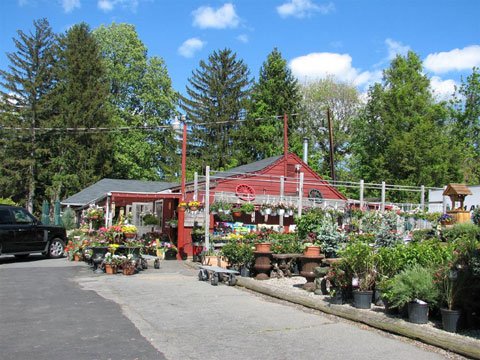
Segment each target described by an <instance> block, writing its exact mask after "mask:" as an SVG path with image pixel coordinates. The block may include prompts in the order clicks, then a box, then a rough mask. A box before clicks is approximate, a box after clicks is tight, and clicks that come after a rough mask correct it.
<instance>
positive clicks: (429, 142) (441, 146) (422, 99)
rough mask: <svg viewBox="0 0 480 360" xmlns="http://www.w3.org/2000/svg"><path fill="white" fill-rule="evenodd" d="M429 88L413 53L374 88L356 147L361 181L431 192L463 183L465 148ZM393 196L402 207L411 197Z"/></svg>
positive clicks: (395, 63) (358, 125)
mask: <svg viewBox="0 0 480 360" xmlns="http://www.w3.org/2000/svg"><path fill="white" fill-rule="evenodd" d="M429 86H430V81H429V79H428V78H427V77H426V76H425V75H424V74H423V69H422V63H421V60H420V59H419V57H418V56H417V55H416V54H414V53H413V52H409V53H408V55H407V56H405V57H402V56H400V55H399V56H397V57H396V58H395V59H394V60H393V61H392V63H391V65H390V68H388V69H386V70H385V71H384V75H383V81H382V84H375V85H374V86H373V87H371V88H370V90H369V100H368V102H367V105H366V107H365V109H363V110H362V112H361V114H360V116H359V117H358V119H357V120H356V122H355V136H354V138H353V142H352V146H353V149H354V152H355V161H356V162H357V166H356V167H355V168H356V169H357V170H358V173H357V176H358V178H361V179H365V181H367V182H375V183H378V182H380V181H385V182H386V183H388V184H398V185H426V186H442V185H443V184H446V183H448V182H451V181H453V180H460V171H459V164H458V161H457V159H458V156H459V148H458V145H457V144H456V143H455V141H454V139H453V138H452V137H451V136H449V133H448V127H447V126H446V125H445V121H444V120H445V118H446V116H447V109H446V107H445V105H444V104H442V103H436V102H435V100H434V98H433V97H432V95H431V92H430V88H429ZM447 149H448V150H447ZM367 196H368V195H367ZM390 196H391V199H392V200H394V201H395V200H397V201H398V200H403V199H406V198H407V196H408V193H405V192H397V193H392V194H391V195H390ZM412 200H416V201H418V199H415V198H414V199H412Z"/></svg>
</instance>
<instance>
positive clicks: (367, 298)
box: [353, 290, 373, 309]
mask: <svg viewBox="0 0 480 360" xmlns="http://www.w3.org/2000/svg"><path fill="white" fill-rule="evenodd" d="M372 294H373V291H372V290H367V291H360V290H355V291H354V292H353V306H355V307H356V308H357V309H370V308H371V307H372Z"/></svg>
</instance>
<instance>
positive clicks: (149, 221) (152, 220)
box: [142, 214, 159, 225]
mask: <svg viewBox="0 0 480 360" xmlns="http://www.w3.org/2000/svg"><path fill="white" fill-rule="evenodd" d="M142 220H143V224H144V225H158V224H159V222H158V219H157V217H156V216H155V215H154V214H145V215H144V216H143V218H142Z"/></svg>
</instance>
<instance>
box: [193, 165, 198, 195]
mask: <svg viewBox="0 0 480 360" xmlns="http://www.w3.org/2000/svg"><path fill="white" fill-rule="evenodd" d="M193 200H195V201H197V200H198V172H196V171H195V173H194V174H193Z"/></svg>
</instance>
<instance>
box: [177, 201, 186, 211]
mask: <svg viewBox="0 0 480 360" xmlns="http://www.w3.org/2000/svg"><path fill="white" fill-rule="evenodd" d="M187 206H188V204H187V202H186V201H180V202H179V203H178V208H177V209H178V211H185V210H186V209H187Z"/></svg>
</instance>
